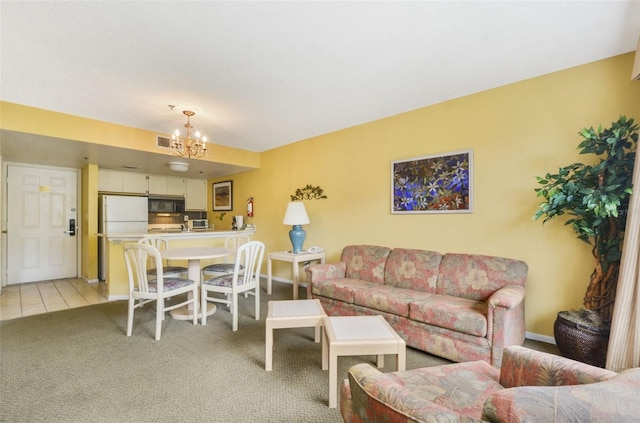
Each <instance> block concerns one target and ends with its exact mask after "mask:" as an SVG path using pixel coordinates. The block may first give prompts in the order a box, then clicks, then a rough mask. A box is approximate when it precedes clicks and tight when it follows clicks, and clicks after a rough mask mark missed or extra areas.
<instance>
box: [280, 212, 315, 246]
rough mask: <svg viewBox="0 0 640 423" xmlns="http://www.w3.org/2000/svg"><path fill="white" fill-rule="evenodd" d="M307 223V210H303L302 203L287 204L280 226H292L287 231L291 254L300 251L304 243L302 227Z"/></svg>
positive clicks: (304, 234)
mask: <svg viewBox="0 0 640 423" xmlns="http://www.w3.org/2000/svg"><path fill="white" fill-rule="evenodd" d="M309 223H310V222H309V216H308V215H307V210H306V209H305V208H304V203H302V202H300V201H291V202H289V204H288V205H287V211H286V212H285V214H284V219H283V220H282V224H284V225H292V227H291V230H290V231H289V239H290V240H291V245H292V246H293V250H291V252H293V253H294V254H297V253H299V252H300V251H302V244H303V243H304V237H305V236H306V233H305V231H304V229H302V225H307V224H309Z"/></svg>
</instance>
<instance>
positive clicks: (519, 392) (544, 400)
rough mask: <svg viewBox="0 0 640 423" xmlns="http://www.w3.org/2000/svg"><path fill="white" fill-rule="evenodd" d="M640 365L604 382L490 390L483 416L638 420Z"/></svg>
mask: <svg viewBox="0 0 640 423" xmlns="http://www.w3.org/2000/svg"><path fill="white" fill-rule="evenodd" d="M639 399H640V368H635V369H629V370H626V371H624V372H622V373H620V374H618V375H617V376H614V377H613V378H611V379H609V380H608V381H605V382H596V383H589V384H586V385H568V386H523V387H517V388H509V389H504V390H502V391H500V392H498V393H495V394H493V395H492V396H491V397H489V398H488V399H487V402H486V403H485V405H484V414H483V417H484V418H485V419H487V420H489V421H494V422H528V421H553V422H616V423H620V422H637V421H638V416H640V401H639Z"/></svg>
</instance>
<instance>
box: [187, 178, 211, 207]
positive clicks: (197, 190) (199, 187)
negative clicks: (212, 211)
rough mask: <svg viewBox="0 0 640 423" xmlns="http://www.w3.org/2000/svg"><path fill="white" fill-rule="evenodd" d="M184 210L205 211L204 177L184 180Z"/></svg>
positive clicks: (205, 191) (205, 184)
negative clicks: (185, 192) (185, 193)
mask: <svg viewBox="0 0 640 423" xmlns="http://www.w3.org/2000/svg"><path fill="white" fill-rule="evenodd" d="M185 186H186V191H187V195H186V199H185V209H186V210H192V211H195V210H199V211H207V181H206V180H204V179H187V180H186V184H185Z"/></svg>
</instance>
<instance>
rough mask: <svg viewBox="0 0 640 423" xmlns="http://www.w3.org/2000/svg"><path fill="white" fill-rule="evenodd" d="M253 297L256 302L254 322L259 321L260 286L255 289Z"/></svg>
mask: <svg viewBox="0 0 640 423" xmlns="http://www.w3.org/2000/svg"><path fill="white" fill-rule="evenodd" d="M254 296H255V300H256V320H260V285H258V286H257V287H256V293H255V295H254Z"/></svg>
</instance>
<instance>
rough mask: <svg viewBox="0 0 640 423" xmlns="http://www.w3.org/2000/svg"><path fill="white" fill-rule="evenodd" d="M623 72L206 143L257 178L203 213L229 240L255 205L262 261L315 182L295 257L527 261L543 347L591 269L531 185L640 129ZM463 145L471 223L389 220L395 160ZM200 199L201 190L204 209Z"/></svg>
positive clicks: (545, 79)
mask: <svg viewBox="0 0 640 423" xmlns="http://www.w3.org/2000/svg"><path fill="white" fill-rule="evenodd" d="M632 65H633V54H632V53H629V54H625V55H621V56H617V57H614V58H611V59H607V60H603V61H599V62H595V63H591V64H588V65H584V66H580V67H576V68H572V69H568V70H565V71H562V72H556V73H553V74H549V75H544V76H541V77H538V78H533V79H530V80H526V81H523V82H518V83H515V84H511V85H508V86H504V87H500V88H496V89H493V90H489V91H485V92H481V93H477V94H474V95H470V96H467V97H463V98H459V99H456V100H452V101H448V102H445V103H441V104H438V105H434V106H430V107H425V108H422V109H418V110H415V111H411V112H408V113H403V114H400V115H397V116H392V117H389V118H386V119H382V120H379V121H375V122H370V123H366V124H363V125H359V126H356V127H353V128H348V129H345V130H342V131H337V132H334V133H330V134H326V135H323V136H319V137H315V138H311V139H308V140H304V141H300V142H297V143H294V144H290V145H286V146H284V147H280V148H276V149H273V150H270V151H267V152H264V153H262V154H258V153H252V152H245V151H242V150H237V149H230V148H227V147H222V146H216V149H215V150H213V151H212V157H215V159H216V161H218V162H226V163H230V164H238V165H245V166H249V167H259V169H258V170H254V171H250V172H245V173H242V174H239V175H234V176H233V177H229V178H222V179H220V180H227V179H231V180H233V190H234V191H233V194H234V197H233V198H234V210H233V211H231V212H227V214H226V216H225V218H224V219H223V221H219V220H218V219H217V215H219V212H211V211H209V215H208V217H209V220H210V222H212V223H213V224H214V225H215V226H216V229H229V228H230V225H231V224H230V222H231V216H233V215H236V214H245V203H246V201H247V199H248V198H249V197H254V200H255V217H254V218H251V219H248V223H253V224H256V227H257V228H256V235H255V239H259V240H262V241H264V242H265V244H266V245H267V249H268V250H269V251H276V250H285V249H288V248H290V243H289V240H288V231H289V227H287V226H285V225H283V224H282V218H283V215H284V211H285V208H286V204H287V202H288V201H289V196H290V195H291V194H293V192H294V191H295V190H296V188H301V187H304V186H305V185H307V184H311V185H318V186H320V187H322V188H323V189H324V190H325V193H326V194H327V195H328V197H329V198H328V199H326V200H313V201H306V206H307V211H308V213H309V216H310V219H311V224H310V225H306V226H305V229H306V231H307V239H306V241H305V247H309V246H311V245H320V246H322V247H324V248H325V249H326V250H327V254H328V260H329V261H331V260H336V259H337V258H338V257H339V255H340V252H341V250H342V248H343V247H344V246H345V245H347V244H358V243H369V244H378V245H385V246H389V247H410V248H424V249H432V250H437V251H440V252H461V253H479V254H489V255H498V256H506V257H513V258H518V259H522V260H525V261H526V262H527V263H528V264H529V279H528V284H527V299H526V319H527V321H526V330H527V331H529V332H533V333H538V334H542V335H548V336H551V335H552V333H553V328H552V326H553V320H554V319H555V314H556V312H557V311H559V310H563V309H568V308H572V307H577V306H579V305H580V304H581V303H582V296H583V295H584V290H585V288H586V284H587V280H588V278H589V274H590V273H591V270H592V268H593V263H592V258H591V255H590V249H589V247H588V245H587V244H584V243H581V242H580V241H578V240H577V239H576V238H575V236H574V235H573V233H572V232H571V230H570V229H569V228H566V227H564V226H563V224H562V223H563V222H561V221H558V222H551V223H549V224H547V225H544V226H543V225H542V224H541V223H540V222H533V221H532V216H533V214H534V212H535V210H536V207H537V204H538V200H537V198H536V197H535V193H534V191H533V190H534V188H535V187H536V181H535V176H536V175H544V174H545V173H546V172H548V171H554V170H556V169H557V168H558V167H559V166H564V165H566V164H568V163H571V162H573V161H577V160H581V158H580V157H579V155H578V154H577V148H576V147H577V145H578V142H579V138H578V136H577V132H578V130H579V129H580V128H582V127H585V126H597V125H599V124H602V125H603V126H608V125H609V124H610V123H611V122H612V121H614V120H616V119H617V118H618V117H619V116H620V115H623V114H624V115H627V116H629V117H634V118H635V119H636V120H639V119H640V83H638V82H637V81H630V78H629V75H630V71H631V68H632ZM0 112H1V113H2V122H1V126H2V128H3V129H7V130H13V131H22V132H28V133H35V134H43V135H48V136H52V137H59V138H68V139H73V140H79V141H87V142H94V143H103V144H110V145H114V146H122V145H120V144H119V143H121V142H122V140H125V139H126V140H135V141H136V142H135V143H134V144H133V145H135V147H136V148H138V149H141V150H147V148H148V149H149V150H148V151H154V150H153V149H152V147H150V145H152V144H153V143H154V142H155V133H152V132H149V131H142V130H138V129H134V128H127V127H122V126H119V125H114V124H110V123H106V122H100V121H95V120H90V119H83V118H80V117H76V116H70V115H64V114H60V113H55V112H48V111H41V110H39V109H34V108H30V107H26V106H21V105H16V104H12V103H6V102H0ZM212 148H213V146H212ZM467 148H473V150H474V171H475V175H474V196H475V203H474V212H473V213H472V214H441V215H392V214H391V213H390V198H391V194H390V185H391V177H390V167H391V164H390V163H391V161H393V160H400V159H406V158H411V157H418V156H424V155H430V154H436V153H444V152H449V151H455V150H461V149H467ZM221 158H223V159H224V160H221ZM94 178H95V172H94V171H93V170H92V169H91V168H85V169H83V182H84V183H85V184H88V185H92V184H94V183H96V182H95V181H94ZM212 182H214V181H209V184H210V185H211V183H212ZM86 190H92V188H89V187H83V194H84V195H87V201H91V200H90V198H91V197H90V196H91V195H92V194H89V193H87V191H86ZM210 196H211V189H210V187H209V205H211V197H210ZM83 207H90V206H89V205H88V204H85V205H84V206H83ZM96 207H97V206H96ZM209 210H210V206H209ZM96 212H97V210H96ZM87 213H88V214H87V215H84V214H83V220H84V218H85V216H86V218H87V219H91V213H93V212H91V211H89V212H87ZM96 221H97V216H96ZM85 235H86V234H83V237H84V236H85ZM85 239H86V242H87V244H90V243H91V242H94V240H93V239H91V238H90V237H88V238H83V241H84V240H85ZM84 247H85V248H84V251H85V253H83V254H85V255H83V258H82V263H83V270H82V274H83V276H85V277H88V278H91V275H92V274H93V273H94V271H95V270H94V269H93V268H92V266H91V265H90V264H88V261H91V257H90V256H87V255H86V254H87V253H86V251H87V249H86V247H87V245H84ZM265 270H266V266H265V267H263V272H264V271H265ZM274 271H275V276H276V277H281V278H286V279H290V278H291V266H290V264H289V263H280V262H275V263H274Z"/></svg>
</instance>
